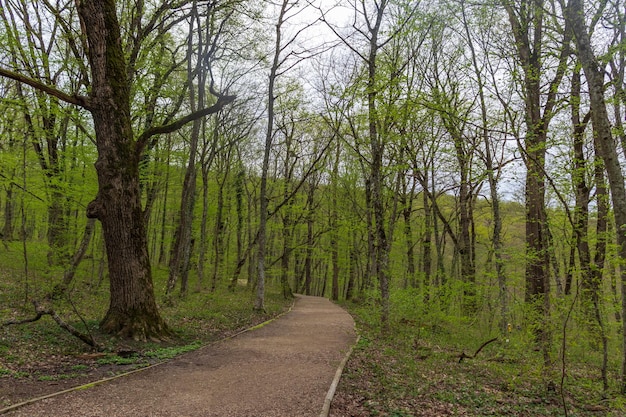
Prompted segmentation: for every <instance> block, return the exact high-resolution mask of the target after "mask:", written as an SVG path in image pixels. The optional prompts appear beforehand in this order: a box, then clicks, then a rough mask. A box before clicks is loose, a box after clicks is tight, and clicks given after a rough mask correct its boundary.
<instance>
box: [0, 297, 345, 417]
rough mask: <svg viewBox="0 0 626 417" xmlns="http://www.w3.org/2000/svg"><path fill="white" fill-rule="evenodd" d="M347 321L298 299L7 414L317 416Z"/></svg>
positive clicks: (323, 304) (316, 302)
mask: <svg viewBox="0 0 626 417" xmlns="http://www.w3.org/2000/svg"><path fill="white" fill-rule="evenodd" d="M355 339H356V335H355V332H354V321H353V320H352V317H351V316H350V315H349V314H348V313H347V312H345V311H344V310H343V309H341V308H340V307H338V306H336V305H334V304H333V303H331V302H330V301H328V300H327V299H325V298H319V297H307V296H298V299H297V300H296V302H295V305H294V308H293V310H292V311H291V312H289V313H288V314H286V315H284V316H282V317H281V318H279V319H277V320H275V321H273V322H271V323H269V324H267V325H265V326H263V327H261V328H258V329H254V330H252V331H249V332H246V333H243V334H241V335H239V336H237V337H235V338H233V339H229V340H224V341H222V342H219V343H217V344H214V345H210V346H207V347H204V348H201V349H199V350H197V351H195V352H191V353H188V354H185V355H183V356H180V357H178V358H176V359H174V360H172V361H170V362H167V363H166V364H164V365H161V366H157V367H153V368H150V369H146V370H145V371H143V372H137V373H134V374H131V375H128V376H126V377H123V378H118V379H114V380H112V381H109V382H106V383H103V384H99V385H96V386H93V387H90V388H88V389H83V390H78V391H72V392H69V393H66V394H63V395H59V396H55V397H52V398H48V399H45V400H42V401H39V402H36V403H33V404H30V405H27V406H24V407H22V408H19V409H17V410H15V411H13V412H9V413H8V414H5V415H6V416H11V417H16V416H29V417H38V416H50V417H53V416H54V417H62V416H74V417H79V416H89V417H134V416H137V417H139V416H141V417H165V416H167V417H174V416H185V417H191V416H198V417H200V416H202V417H210V416H216V417H217V416H220V417H230V416H233V417H253V416H254V417H297V416H319V415H320V412H321V411H322V407H323V405H324V399H325V396H326V394H327V391H328V390H329V387H330V386H331V383H332V382H333V377H334V376H335V372H336V370H337V367H338V366H339V364H340V363H341V361H342V359H343V358H344V356H345V355H346V352H348V351H349V349H350V347H351V346H352V345H353V344H354V341H355Z"/></svg>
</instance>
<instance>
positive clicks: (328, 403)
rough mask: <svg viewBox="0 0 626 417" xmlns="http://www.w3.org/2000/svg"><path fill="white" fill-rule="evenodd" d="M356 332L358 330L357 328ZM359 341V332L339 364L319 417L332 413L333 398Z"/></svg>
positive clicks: (325, 416)
mask: <svg viewBox="0 0 626 417" xmlns="http://www.w3.org/2000/svg"><path fill="white" fill-rule="evenodd" d="M355 330H356V328H355ZM359 340H361V335H360V334H358V332H357V337H356V340H355V341H354V343H353V344H352V346H350V349H348V351H347V352H346V354H345V355H344V357H343V359H342V360H341V362H340V363H339V367H337V371H336V372H335V377H334V378H333V382H332V383H331V384H330V388H328V392H327V393H326V397H325V398H324V406H323V407H322V411H321V412H320V415H319V417H328V414H329V413H330V406H331V404H332V402H333V398H334V397H335V391H337V386H338V385H339V380H340V379H341V375H342V374H343V370H344V368H345V367H346V364H347V363H348V359H350V356H352V352H353V351H354V348H355V347H356V345H358V344H359Z"/></svg>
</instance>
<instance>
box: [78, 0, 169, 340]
mask: <svg viewBox="0 0 626 417" xmlns="http://www.w3.org/2000/svg"><path fill="white" fill-rule="evenodd" d="M78 11H79V14H80V17H81V20H82V24H83V26H82V27H83V28H84V29H85V30H86V35H87V41H88V44H89V62H90V67H91V74H92V97H91V105H90V111H91V113H92V115H93V121H94V128H95V131H96V146H97V149H98V159H97V161H96V164H95V165H96V170H97V174H98V186H99V189H98V195H97V196H96V199H95V200H94V201H92V202H91V203H89V206H88V208H87V214H88V217H90V218H97V219H98V220H100V222H101V223H102V231H103V235H104V239H105V244H106V253H107V259H108V264H109V281H110V294H111V297H110V303H109V309H108V311H107V313H106V315H105V317H104V319H103V320H102V322H101V324H100V325H101V328H102V329H103V330H104V331H106V332H109V333H113V334H117V335H120V336H127V337H132V338H135V339H146V338H160V337H163V336H164V335H167V334H169V329H168V327H167V325H166V324H165V322H164V321H163V319H162V318H161V316H160V314H159V311H158V309H157V306H156V302H155V297H154V287H153V283H152V272H151V267H150V259H149V257H148V242H147V237H146V230H145V223H144V221H143V211H142V207H141V199H140V196H141V192H140V189H139V159H140V155H141V149H138V148H137V144H136V143H135V142H134V141H133V130H132V126H131V114H130V86H129V82H128V79H127V75H126V60H125V58H124V52H123V50H122V43H121V39H120V27H119V24H118V20H117V10H116V7H115V1H113V0H97V1H95V0H83V1H80V2H78Z"/></svg>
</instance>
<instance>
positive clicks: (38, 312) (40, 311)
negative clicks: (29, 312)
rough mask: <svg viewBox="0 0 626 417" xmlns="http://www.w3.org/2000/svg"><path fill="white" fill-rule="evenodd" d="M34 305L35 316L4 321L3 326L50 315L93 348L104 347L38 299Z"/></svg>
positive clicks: (29, 321) (28, 321)
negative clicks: (42, 304) (41, 303)
mask: <svg viewBox="0 0 626 417" xmlns="http://www.w3.org/2000/svg"><path fill="white" fill-rule="evenodd" d="M33 306H34V307H35V316H34V317H31V318H28V319H23V320H8V321H5V322H4V323H2V327H6V326H11V325H19V324H25V323H33V322H35V321H37V320H39V319H41V318H42V317H43V316H50V317H52V320H54V321H55V322H56V323H57V324H58V325H59V327H61V328H62V329H64V330H66V331H67V332H69V333H70V334H71V335H72V336H75V337H77V338H79V339H80V340H81V341H83V342H84V343H86V344H88V345H89V346H91V347H92V348H94V349H96V350H102V347H101V346H100V345H99V344H98V343H97V342H96V341H95V340H94V338H93V337H91V335H87V334H84V333H82V332H81V331H79V330H78V329H77V328H75V327H74V326H72V325H71V324H69V323H66V322H65V321H63V319H62V318H61V317H60V316H59V315H58V314H57V312H56V311H54V310H53V309H51V308H44V307H43V306H41V305H40V304H39V303H38V302H37V301H33Z"/></svg>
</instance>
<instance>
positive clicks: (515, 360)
mask: <svg viewBox="0 0 626 417" xmlns="http://www.w3.org/2000/svg"><path fill="white" fill-rule="evenodd" d="M346 306H347V307H348V310H349V311H350V312H351V313H352V315H353V316H354V318H355V320H356V322H357V328H358V330H359V334H360V339H359V343H358V344H357V345H356V346H355V348H354V350H353V352H352V355H351V356H350V359H349V360H348V362H347V364H346V367H345V368H344V372H343V375H342V378H341V381H340V383H339V386H338V388H337V392H336V394H335V397H334V398H333V403H332V407H331V413H330V416H331V417H348V416H352V417H357V416H358V417H374V416H376V417H408V416H416V417H442V416H446V417H448V416H468V417H482V416H517V417H546V416H555V417H556V416H566V417H596V416H597V417H599V416H603V417H623V416H626V397H625V396H624V395H622V394H620V393H619V391H618V382H617V381H619V368H618V367H616V368H615V369H613V370H612V372H611V373H610V375H609V378H610V381H612V383H611V387H610V388H609V390H608V391H603V390H602V383H601V379H600V375H599V370H598V369H597V368H595V367H593V366H590V365H585V364H583V363H581V362H575V361H573V360H572V358H571V357H566V359H565V361H564V362H561V359H557V358H558V356H556V354H555V358H554V364H553V368H552V370H551V373H550V375H548V379H546V375H545V374H543V371H542V369H543V366H542V358H541V355H540V354H539V353H538V352H536V351H534V350H533V349H532V347H531V348H529V347H528V345H527V344H524V343H521V342H520V340H521V339H523V337H521V335H520V337H518V335H515V334H513V335H512V336H511V339H510V340H509V339H505V340H502V339H501V338H497V339H496V338H492V337H490V336H487V337H482V336H477V335H475V334H471V333H470V332H469V331H468V334H466V335H462V334H461V333H463V332H459V331H456V330H458V328H459V327H461V326H459V325H458V324H455V325H454V326H447V325H446V323H445V321H444V320H440V321H431V322H429V320H428V318H423V317H421V318H420V317H418V318H415V319H413V318H409V319H406V318H398V317H394V316H393V315H392V318H391V323H390V329H389V330H387V331H383V330H381V328H380V325H379V319H378V318H377V317H372V316H375V314H373V313H372V311H375V310H373V309H372V306H364V305H363V304H359V305H357V304H352V303H347V304H346ZM468 327H469V326H468ZM494 339H495V340H494ZM486 342H489V343H486ZM485 343H486V344H485ZM483 344H484V346H483V347H482V348H481V349H480V352H478V353H476V352H477V350H478V349H479V348H480V347H481V345H483ZM562 366H565V371H563V368H562Z"/></svg>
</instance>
